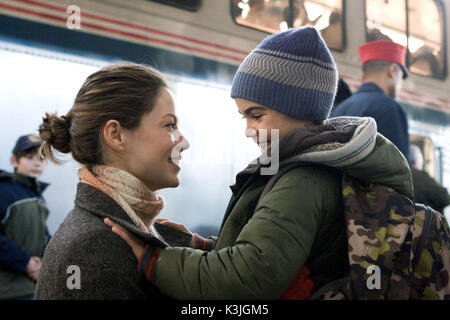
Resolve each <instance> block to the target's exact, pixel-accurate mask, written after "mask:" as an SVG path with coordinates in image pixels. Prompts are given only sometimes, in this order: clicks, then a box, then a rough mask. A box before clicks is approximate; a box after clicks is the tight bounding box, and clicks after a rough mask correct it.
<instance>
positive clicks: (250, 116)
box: [242, 113, 263, 120]
mask: <svg viewBox="0 0 450 320" xmlns="http://www.w3.org/2000/svg"><path fill="white" fill-rule="evenodd" d="M262 116H263V115H262V114H259V113H258V114H251V115H249V116H248V117H249V118H250V119H253V120H258V119H259V118H261V117H262ZM242 119H245V116H242Z"/></svg>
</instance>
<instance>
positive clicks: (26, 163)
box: [11, 152, 48, 178]
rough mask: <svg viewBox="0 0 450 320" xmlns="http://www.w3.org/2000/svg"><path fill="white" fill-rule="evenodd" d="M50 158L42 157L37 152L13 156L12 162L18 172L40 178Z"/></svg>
mask: <svg viewBox="0 0 450 320" xmlns="http://www.w3.org/2000/svg"><path fill="white" fill-rule="evenodd" d="M47 163H48V160H47V159H42V158H41V157H40V156H39V154H38V153H37V152H34V153H29V154H25V155H23V156H18V157H16V156H14V155H12V156H11V164H12V166H13V167H14V169H16V172H17V173H20V174H23V175H26V176H30V177H33V178H39V177H40V176H41V175H42V173H43V172H44V170H45V167H46V166H47Z"/></svg>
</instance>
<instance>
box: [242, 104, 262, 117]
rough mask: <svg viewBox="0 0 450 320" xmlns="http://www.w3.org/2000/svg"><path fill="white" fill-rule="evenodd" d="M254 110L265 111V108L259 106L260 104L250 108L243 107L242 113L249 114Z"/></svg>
mask: <svg viewBox="0 0 450 320" xmlns="http://www.w3.org/2000/svg"><path fill="white" fill-rule="evenodd" d="M254 111H266V108H264V107H261V106H252V107H250V108H247V109H245V111H244V113H245V114H246V115H249V114H251V113H252V112H254ZM239 113H241V112H239Z"/></svg>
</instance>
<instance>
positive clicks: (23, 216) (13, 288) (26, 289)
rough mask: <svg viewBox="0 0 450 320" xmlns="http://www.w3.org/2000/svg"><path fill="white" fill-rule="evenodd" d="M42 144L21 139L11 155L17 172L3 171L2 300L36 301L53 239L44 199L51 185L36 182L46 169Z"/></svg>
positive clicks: (0, 177) (0, 183) (0, 223)
mask: <svg viewBox="0 0 450 320" xmlns="http://www.w3.org/2000/svg"><path fill="white" fill-rule="evenodd" d="M41 143H42V142H38V141H36V140H34V139H33V135H31V134H29V135H24V136H21V137H20V138H19V139H18V140H17V142H16V145H15V147H14V149H13V152H12V153H13V154H12V156H11V164H12V165H13V167H14V173H8V172H6V171H3V170H0V300H10V299H11V300H12V299H14V300H15V299H33V296H34V291H35V287H36V280H37V277H38V275H39V270H40V268H41V258H42V256H43V255H44V249H45V247H46V245H47V243H48V241H49V239H50V235H49V232H48V229H47V225H46V220H47V216H48V213H49V211H48V209H47V206H46V204H45V201H44V198H43V197H42V192H43V191H44V190H45V189H46V188H47V186H48V184H47V183H42V182H40V181H38V180H37V179H38V178H39V177H40V176H41V175H42V173H43V172H44V170H45V167H46V166H47V160H46V159H42V158H41V157H40V156H39V154H38V149H39V146H40V145H41Z"/></svg>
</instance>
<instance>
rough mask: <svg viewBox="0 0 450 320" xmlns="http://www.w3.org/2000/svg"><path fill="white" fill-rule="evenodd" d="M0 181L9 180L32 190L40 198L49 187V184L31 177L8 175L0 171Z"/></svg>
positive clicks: (18, 174)
mask: <svg viewBox="0 0 450 320" xmlns="http://www.w3.org/2000/svg"><path fill="white" fill-rule="evenodd" d="M0 180H9V181H13V182H17V183H20V184H21V185H23V186H25V187H27V188H29V189H31V190H33V191H34V192H35V193H36V194H37V195H38V196H40V195H41V194H42V193H43V192H44V191H45V189H47V187H48V186H49V185H50V184H49V183H45V182H42V181H39V180H38V179H36V178H33V177H29V176H26V175H23V174H20V173H9V172H6V171H3V170H0Z"/></svg>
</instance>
